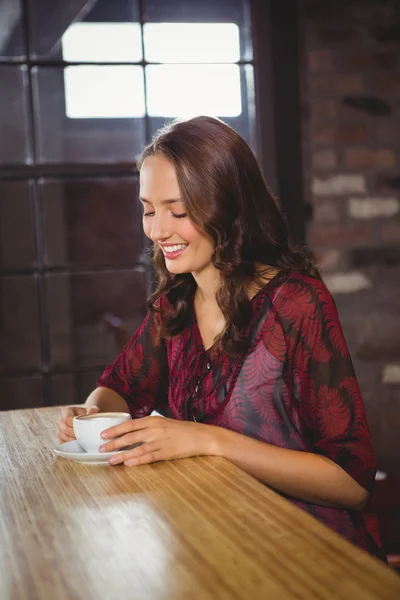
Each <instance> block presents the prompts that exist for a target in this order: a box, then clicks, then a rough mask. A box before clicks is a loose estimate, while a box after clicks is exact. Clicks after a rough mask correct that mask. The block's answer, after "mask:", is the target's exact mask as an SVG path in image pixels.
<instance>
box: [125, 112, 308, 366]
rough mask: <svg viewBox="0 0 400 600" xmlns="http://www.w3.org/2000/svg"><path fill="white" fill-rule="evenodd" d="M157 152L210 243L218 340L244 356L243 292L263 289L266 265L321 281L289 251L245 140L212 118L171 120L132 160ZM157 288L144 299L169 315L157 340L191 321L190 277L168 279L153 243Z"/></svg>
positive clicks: (303, 256)
mask: <svg viewBox="0 0 400 600" xmlns="http://www.w3.org/2000/svg"><path fill="white" fill-rule="evenodd" d="M154 155H162V156H163V157H165V158H166V159H168V160H169V161H170V162H171V163H172V165H173V166H174V168H175V172H176V176H177V179H178V183H179V188H180V192H181V197H182V200H183V202H184V203H185V210H186V212H187V214H188V217H189V218H190V220H191V221H192V222H193V224H194V225H195V226H196V227H197V228H198V229H199V230H200V231H202V232H204V233H205V234H207V235H208V236H210V237H211V239H212V240H213V242H214V252H213V255H212V262H213V265H214V267H215V268H216V269H217V270H218V271H219V272H220V279H221V283H220V287H219V290H218V292H217V302H218V305H219V307H220V309H221V311H222V314H223V315H224V317H225V322H226V325H225V328H224V330H223V331H222V333H221V334H220V335H219V336H218V340H217V341H218V342H219V343H220V344H221V346H222V347H223V349H224V350H225V351H226V352H228V353H229V354H231V355H237V354H240V353H242V352H246V351H247V349H248V339H247V336H246V328H247V327H248V325H249V322H250V319H251V302H250V300H249V297H248V289H249V286H250V285H251V284H253V283H254V284H255V285H259V286H260V287H261V286H262V282H263V277H265V269H264V271H261V270H260V266H265V265H268V266H269V267H270V268H272V269H273V270H274V271H275V270H276V269H278V270H279V271H280V272H281V273H290V272H293V271H297V272H301V273H306V274H309V275H314V276H317V277H319V274H318V271H317V269H316V267H315V265H314V262H313V260H312V258H311V257H310V256H309V255H308V254H307V253H306V251H305V250H304V249H302V248H300V247H297V246H295V245H294V244H293V243H292V242H291V240H290V238H289V234H288V228H287V223H286V220H285V218H284V215H283V213H282V210H281V208H280V206H279V203H278V201H277V199H276V198H274V196H273V195H272V193H271V192H270V190H269V189H268V186H267V184H266V182H265V180H264V177H263V175H262V172H261V169H260V167H259V165H258V163H257V160H256V158H255V156H254V154H253V152H252V151H251V149H250V147H249V146H248V145H247V143H246V142H245V141H244V140H243V139H242V138H241V137H240V135H239V134H238V133H236V131H234V130H233V129H232V128H231V127H229V126H228V125H226V124H225V123H223V122H222V121H220V120H219V119H215V118H212V117H204V116H202V117H196V118H193V119H189V120H187V121H178V120H176V121H174V122H172V123H171V124H169V125H167V126H165V127H163V128H162V129H161V130H159V131H158V132H157V134H156V135H155V137H154V138H153V140H152V142H151V143H150V144H149V145H148V146H147V147H146V148H145V149H144V151H143V153H142V154H141V156H140V157H139V160H138V163H137V165H138V169H139V171H140V169H141V167H142V165H143V162H144V161H145V160H146V158H148V157H149V156H154ZM153 252H154V254H153V262H154V268H155V271H156V276H157V279H158V282H157V283H158V285H157V288H156V290H155V291H154V293H153V294H152V295H151V296H150V298H149V300H148V305H149V309H150V310H151V311H155V312H158V311H159V308H158V305H159V302H158V301H159V299H160V296H161V295H163V294H165V295H166V297H167V298H168V300H169V303H170V306H171V310H170V312H169V313H168V314H167V315H164V314H163V324H162V325H161V326H160V330H159V336H160V337H167V338H168V337H172V336H175V335H177V334H178V333H180V332H181V331H182V330H183V329H184V327H185V326H186V325H187V324H188V323H189V321H190V316H191V315H190V313H191V310H192V307H193V296H194V291H195V289H196V282H195V280H194V279H193V277H192V275H191V274H190V273H183V274H171V273H170V272H169V271H168V270H167V268H166V266H165V260H164V256H163V254H162V251H161V249H160V248H159V247H158V246H157V245H154V248H153Z"/></svg>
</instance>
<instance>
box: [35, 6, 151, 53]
mask: <svg viewBox="0 0 400 600" xmlns="http://www.w3.org/2000/svg"><path fill="white" fill-rule="evenodd" d="M28 5H29V17H30V18H29V23H28V25H29V28H30V29H29V38H30V49H31V56H32V58H37V57H40V58H46V59H47V60H52V59H53V60H59V59H61V58H62V56H63V50H64V51H65V47H63V46H64V41H65V40H66V43H67V46H68V50H67V51H68V52H73V53H74V54H75V55H76V56H78V52H79V50H81V51H82V52H83V53H84V56H82V58H79V57H78V58H76V59H72V58H68V59H66V60H77V61H82V62H85V61H87V60H91V61H92V60H93V61H94V62H97V61H100V60H104V62H109V61H110V62H115V56H116V54H120V53H121V51H123V49H124V48H125V45H124V42H125V40H126V37H125V36H126V33H125V32H124V33H122V32H121V27H119V29H120V35H121V39H120V40H119V43H115V38H114V37H113V35H114V32H115V30H114V29H113V28H112V27H107V25H111V24H113V25H115V24H118V25H119V26H121V25H122V24H124V23H127V24H129V25H130V24H132V23H136V24H137V23H138V22H139V14H138V3H137V0H112V1H110V0H97V2H96V1H95V0H68V1H66V0H28ZM89 23H90V24H92V23H93V24H95V25H96V27H95V28H94V29H92V30H90V29H89V28H88V27H87V24H89ZM99 24H102V25H105V26H106V28H105V30H103V31H104V38H103V40H102V42H103V43H102V44H101V45H99V42H98V40H99V37H98V35H99V33H98V32H99V31H100V28H99ZM136 27H137V25H136ZM83 32H85V33H83ZM82 35H84V36H86V38H87V48H85V49H83V48H81V46H80V41H81V39H82V38H81V36H82ZM65 36H66V37H65ZM131 44H132V48H131V49H130V52H134V53H135V56H136V55H137V44H135V35H133V36H132V41H131ZM99 52H101V56H102V57H103V58H100V57H99V56H100V55H99ZM93 55H96V56H97V58H94V59H92V58H90V59H89V56H93ZM107 55H108V56H107ZM123 60H126V59H123ZM129 60H130V59H129ZM135 60H137V59H135ZM139 60H140V59H139Z"/></svg>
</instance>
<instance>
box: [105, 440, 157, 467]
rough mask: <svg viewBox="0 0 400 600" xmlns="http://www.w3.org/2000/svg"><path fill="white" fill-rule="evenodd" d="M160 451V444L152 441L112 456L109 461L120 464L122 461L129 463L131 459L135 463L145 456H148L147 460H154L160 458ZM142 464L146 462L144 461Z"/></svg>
mask: <svg viewBox="0 0 400 600" xmlns="http://www.w3.org/2000/svg"><path fill="white" fill-rule="evenodd" d="M159 453H160V448H159V444H158V443H157V442H150V443H147V444H142V445H141V446H140V447H137V448H133V449H132V450H127V451H126V452H121V453H120V454H116V455H115V456H111V457H110V458H109V460H108V462H109V463H110V464H111V465H119V464H122V463H124V464H127V461H131V464H132V465H133V464H135V461H137V460H144V457H146V461H147V462H154V461H155V460H160V458H159ZM140 464H144V462H143V463H140Z"/></svg>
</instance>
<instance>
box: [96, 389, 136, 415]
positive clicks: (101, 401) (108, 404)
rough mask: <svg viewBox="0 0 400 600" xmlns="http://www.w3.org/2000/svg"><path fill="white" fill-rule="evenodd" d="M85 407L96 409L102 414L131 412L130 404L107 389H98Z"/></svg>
mask: <svg viewBox="0 0 400 600" xmlns="http://www.w3.org/2000/svg"><path fill="white" fill-rule="evenodd" d="M85 406H86V407H88V408H90V407H96V408H98V409H99V411H100V412H129V406H128V403H127V402H125V400H124V399H123V398H122V396H120V395H119V394H117V392H114V390H110V389H109V388H106V387H98V388H97V389H95V390H93V392H92V393H91V394H90V395H89V396H88V397H87V400H86V402H85Z"/></svg>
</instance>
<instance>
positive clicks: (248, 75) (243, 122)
mask: <svg viewBox="0 0 400 600" xmlns="http://www.w3.org/2000/svg"><path fill="white" fill-rule="evenodd" d="M208 66H209V65H208ZM227 66H232V65H227ZM233 66H234V67H235V68H237V67H236V66H235V65H233ZM149 68H150V67H149ZM168 68H169V66H168ZM240 89H241V103H242V110H241V112H240V114H239V115H238V116H234V117H228V116H223V115H222V114H216V113H213V116H218V117H221V118H222V120H223V121H224V122H225V123H227V124H228V125H230V126H231V127H233V128H234V129H235V130H236V131H237V132H238V133H239V135H241V136H242V137H243V138H244V139H245V140H246V142H247V143H248V144H249V145H250V147H251V148H252V149H253V152H255V153H256V149H257V145H256V134H255V102H254V81H253V67H252V66H251V65H244V66H241V67H240ZM189 109H190V105H189V107H188V110H187V116H190V112H191V111H190V110H189ZM185 112H186V111H185ZM197 114H199V113H197ZM165 123H166V118H165V117H150V119H149V133H150V135H151V136H152V135H154V133H155V132H156V131H157V130H158V129H160V127H163V126H164V125H165Z"/></svg>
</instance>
